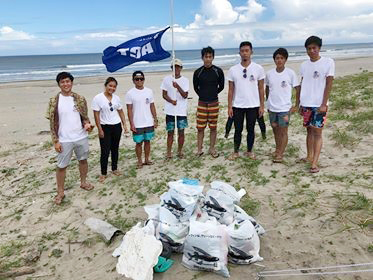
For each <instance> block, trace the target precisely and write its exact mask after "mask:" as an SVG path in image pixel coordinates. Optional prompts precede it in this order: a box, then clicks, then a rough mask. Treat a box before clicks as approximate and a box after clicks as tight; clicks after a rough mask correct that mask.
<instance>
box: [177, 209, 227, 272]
mask: <svg viewBox="0 0 373 280" xmlns="http://www.w3.org/2000/svg"><path fill="white" fill-rule="evenodd" d="M227 254H228V240H227V233H226V226H224V225H221V224H219V223H218V222H217V221H216V219H215V218H211V217H208V220H207V221H203V220H202V219H199V220H198V221H197V220H196V217H195V216H194V217H192V218H191V220H190V229H189V234H188V236H187V238H186V240H185V244H184V253H183V259H182V264H183V265H184V266H186V267H187V268H189V269H192V270H204V271H212V272H216V273H218V274H220V275H222V276H224V277H229V271H228V268H227Z"/></svg>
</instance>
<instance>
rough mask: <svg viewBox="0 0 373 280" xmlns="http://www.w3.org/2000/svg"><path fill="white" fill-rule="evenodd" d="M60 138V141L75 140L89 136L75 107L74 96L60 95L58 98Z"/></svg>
mask: <svg viewBox="0 0 373 280" xmlns="http://www.w3.org/2000/svg"><path fill="white" fill-rule="evenodd" d="M58 118H59V128H58V138H59V142H60V143H64V142H75V141H79V140H81V139H84V138H86V137H88V133H87V131H85V130H84V128H83V126H82V121H81V119H80V114H79V112H78V111H77V110H76V109H75V104H74V98H73V97H72V96H64V95H62V94H60V95H59V98H58Z"/></svg>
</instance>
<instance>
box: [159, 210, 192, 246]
mask: <svg viewBox="0 0 373 280" xmlns="http://www.w3.org/2000/svg"><path fill="white" fill-rule="evenodd" d="M188 231H189V221H188V222H180V221H179V219H178V218H177V217H175V216H174V215H173V214H172V213H171V212H170V211H169V210H168V209H167V208H164V207H160V208H159V223H158V227H157V230H156V236H157V238H158V239H159V240H161V241H162V242H166V243H168V244H169V245H170V247H171V248H172V251H173V252H182V250H183V244H184V241H185V238H186V236H187V235H188Z"/></svg>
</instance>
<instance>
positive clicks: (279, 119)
mask: <svg viewBox="0 0 373 280" xmlns="http://www.w3.org/2000/svg"><path fill="white" fill-rule="evenodd" d="M268 113H269V121H270V122H271V125H272V124H273V123H276V124H277V125H278V126H280V127H288V126H289V121H290V112H271V111H268Z"/></svg>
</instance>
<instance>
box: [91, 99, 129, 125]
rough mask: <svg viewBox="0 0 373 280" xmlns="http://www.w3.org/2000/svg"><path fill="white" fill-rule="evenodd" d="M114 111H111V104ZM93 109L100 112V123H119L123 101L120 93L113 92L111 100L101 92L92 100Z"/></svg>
mask: <svg viewBox="0 0 373 280" xmlns="http://www.w3.org/2000/svg"><path fill="white" fill-rule="evenodd" d="M109 103H111V108H113V111H110V105H109ZM91 107H92V109H93V110H94V111H97V112H100V124H118V123H120V122H121V120H120V117H119V113H118V110H120V109H122V103H121V102H120V98H119V96H118V95H116V94H113V97H112V98H111V102H110V101H109V99H107V98H106V96H105V94H104V93H103V92H102V93H99V94H97V95H96V96H95V97H94V98H93V100H92V105H91Z"/></svg>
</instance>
